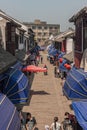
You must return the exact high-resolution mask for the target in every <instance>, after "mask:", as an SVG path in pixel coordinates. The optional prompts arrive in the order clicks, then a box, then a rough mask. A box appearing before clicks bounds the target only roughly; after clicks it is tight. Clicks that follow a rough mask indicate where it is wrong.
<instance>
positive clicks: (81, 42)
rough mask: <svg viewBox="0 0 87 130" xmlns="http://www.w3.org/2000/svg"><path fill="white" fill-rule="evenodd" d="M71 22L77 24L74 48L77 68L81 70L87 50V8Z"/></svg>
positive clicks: (73, 17)
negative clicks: (86, 50)
mask: <svg viewBox="0 0 87 130" xmlns="http://www.w3.org/2000/svg"><path fill="white" fill-rule="evenodd" d="M69 21H70V22H74V24H75V48H74V54H75V55H74V56H75V66H76V67H77V68H79V67H80V64H81V60H82V57H83V53H84V51H85V49H87V7H84V8H83V9H81V10H80V11H79V12H77V13H76V14H75V15H73V16H72V17H71V18H70V19H69ZM85 56H86V55H85ZM85 58H86V57H84V58H83V61H87V60H85ZM83 61H82V62H83ZM86 64H87V62H86ZM84 65H85V64H84ZM83 68H84V66H83Z"/></svg>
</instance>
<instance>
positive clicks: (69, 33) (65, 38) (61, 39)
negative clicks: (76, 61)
mask: <svg viewBox="0 0 87 130" xmlns="http://www.w3.org/2000/svg"><path fill="white" fill-rule="evenodd" d="M74 33H75V31H74V30H73V29H72V28H69V29H68V30H66V31H64V32H62V33H60V34H59V35H57V36H56V37H54V41H55V44H56V46H58V49H59V50H60V51H63V52H66V53H70V52H71V51H73V47H74V42H73V36H74Z"/></svg>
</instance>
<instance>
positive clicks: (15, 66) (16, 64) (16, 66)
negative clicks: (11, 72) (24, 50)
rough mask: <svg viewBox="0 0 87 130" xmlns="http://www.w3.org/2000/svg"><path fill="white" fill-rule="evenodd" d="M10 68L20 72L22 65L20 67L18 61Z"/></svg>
mask: <svg viewBox="0 0 87 130" xmlns="http://www.w3.org/2000/svg"><path fill="white" fill-rule="evenodd" d="M11 68H14V69H19V70H21V69H22V68H23V65H22V63H21V62H20V61H18V62H16V63H15V64H14V65H13V66H11Z"/></svg>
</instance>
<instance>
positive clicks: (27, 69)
mask: <svg viewBox="0 0 87 130" xmlns="http://www.w3.org/2000/svg"><path fill="white" fill-rule="evenodd" d="M22 71H23V72H46V71H47V69H46V68H41V67H38V66H34V65H29V66H26V67H25V68H23V69H22Z"/></svg>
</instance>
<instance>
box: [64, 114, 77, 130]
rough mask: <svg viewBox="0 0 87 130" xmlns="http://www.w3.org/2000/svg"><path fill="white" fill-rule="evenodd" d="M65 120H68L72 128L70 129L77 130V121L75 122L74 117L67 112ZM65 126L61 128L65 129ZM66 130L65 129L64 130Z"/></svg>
mask: <svg viewBox="0 0 87 130" xmlns="http://www.w3.org/2000/svg"><path fill="white" fill-rule="evenodd" d="M65 119H68V120H69V122H70V123H69V124H70V125H71V126H72V128H73V129H74V130H77V128H76V125H77V121H76V117H75V115H73V114H70V113H69V112H65ZM66 126H67V125H66V124H65V126H63V127H66ZM65 130H66V129H65Z"/></svg>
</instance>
